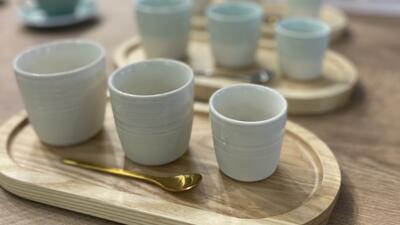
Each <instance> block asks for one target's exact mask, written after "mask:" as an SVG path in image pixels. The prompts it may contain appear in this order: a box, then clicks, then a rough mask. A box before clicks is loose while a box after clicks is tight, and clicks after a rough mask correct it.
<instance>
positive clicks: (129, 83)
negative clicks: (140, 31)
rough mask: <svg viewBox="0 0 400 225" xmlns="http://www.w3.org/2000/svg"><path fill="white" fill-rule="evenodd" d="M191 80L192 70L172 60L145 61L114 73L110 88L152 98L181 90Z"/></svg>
mask: <svg viewBox="0 0 400 225" xmlns="http://www.w3.org/2000/svg"><path fill="white" fill-rule="evenodd" d="M192 80H193V72H192V70H191V69H190V68H189V67H188V66H186V65H184V64H183V63H180V62H175V61H172V60H147V61H143V62H139V63H135V64H131V65H129V66H127V67H124V68H122V69H121V70H119V71H117V72H115V73H114V74H113V75H112V77H111V78H110V87H111V88H114V89H115V90H117V91H119V92H122V93H123V94H128V95H136V96H153V95H159V94H165V93H169V92H172V91H175V90H177V89H180V88H183V87H184V86H186V85H188V84H189V83H190V82H191V81H192Z"/></svg>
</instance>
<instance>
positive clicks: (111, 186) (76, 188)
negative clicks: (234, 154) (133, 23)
mask: <svg viewBox="0 0 400 225" xmlns="http://www.w3.org/2000/svg"><path fill="white" fill-rule="evenodd" d="M0 146H1V150H0V185H2V186H3V187H4V188H5V189H6V190H8V191H10V192H12V193H15V194H17V195H19V196H22V197H25V198H28V199H32V200H36V201H39V202H44V203H47V204H50V205H55V206H59V207H62V208H67V209H71V210H74V211H77V212H81V213H85V214H90V215H95V216H99V217H102V218H107V219H110V220H115V221H118V222H122V223H126V224H140V221H146V222H147V223H148V224H159V223H161V224H196V225H202V224H209V222H211V221H212V223H213V224H221V225H222V224H227V225H228V224H237V225H239V224H247V225H250V224H254V225H256V224H260V225H261V224H265V225H289V224H291V225H295V224H307V225H324V224H325V223H326V221H327V220H328V218H329V215H330V212H331V209H332V208H333V206H334V203H335V200H336V198H337V195H338V193H339V187H340V183H341V182H340V180H341V176H340V170H339V166H338V164H337V161H336V159H335V157H334V156H333V154H332V152H331V151H330V150H329V148H328V147H327V146H326V144H324V143H323V142H322V141H321V140H320V139H318V138H317V137H316V136H315V135H313V134H311V133H310V132H309V131H307V130H305V129H304V128H302V127H300V126H298V125H296V124H294V123H292V122H288V123H287V126H286V132H285V138H284V141H283V147H282V154H281V159H280V162H279V166H278V168H277V170H276V172H275V173H274V174H273V175H272V176H271V177H270V178H268V179H265V180H263V181H259V182H254V183H243V182H238V181H234V180H232V179H230V178H228V177H227V176H225V175H223V174H222V173H220V172H219V170H218V166H217V161H216V158H215V154H214V149H213V147H212V146H213V145H212V135H211V124H210V122H209V118H208V114H207V113H204V112H197V113H195V117H194V122H193V132H192V137H191V141H190V146H189V151H188V152H187V153H186V154H185V155H184V156H183V157H182V158H180V159H178V160H177V161H175V162H173V163H170V164H167V165H164V166H157V167H145V166H140V165H137V164H134V163H132V162H130V161H129V160H127V159H126V158H125V154H124V151H123V150H122V147H121V145H120V142H119V138H118V135H117V132H116V128H115V124H114V119H113V116H112V111H111V105H110V104H108V105H107V110H106V119H105V125H104V129H103V131H102V132H101V133H100V134H99V135H97V136H96V137H95V138H93V139H91V140H90V141H88V142H85V143H82V144H80V145H75V146H72V147H62V148H61V147H59V148H57V147H51V146H47V145H44V144H42V143H41V141H40V140H39V139H38V138H37V136H36V134H35V132H34V131H33V129H32V127H31V126H30V124H29V123H28V122H27V119H26V116H25V115H24V113H22V114H19V115H17V116H15V117H13V118H12V119H10V120H8V121H7V123H6V124H5V125H3V126H2V127H0ZM61 159H72V160H76V161H81V162H87V163H91V164H97V165H102V166H106V167H114V168H124V169H127V170H133V171H139V172H143V173H146V174H152V175H156V176H168V175H172V174H177V173H189V172H198V173H200V174H202V175H203V180H202V182H201V184H200V185H199V187H197V188H196V189H194V190H193V191H190V192H185V193H180V194H174V193H172V194H171V193H168V192H165V191H164V190H161V189H160V188H158V187H156V186H154V185H149V184H147V183H143V182H138V181H136V180H132V179H124V178H121V177H116V176H112V175H104V174H100V173H97V172H92V171H87V170H82V169H77V168H73V167H69V166H66V165H63V164H62V163H61ZM244 205H246V207H243V206H244ZM96 211H98V212H100V211H101V212H102V213H101V214H100V213H96ZM123 212H124V213H123ZM177 212H178V213H177ZM116 215H118V217H116ZM135 215H136V216H135ZM116 218H118V219H116ZM154 221H156V222H154ZM205 221H209V222H207V223H205Z"/></svg>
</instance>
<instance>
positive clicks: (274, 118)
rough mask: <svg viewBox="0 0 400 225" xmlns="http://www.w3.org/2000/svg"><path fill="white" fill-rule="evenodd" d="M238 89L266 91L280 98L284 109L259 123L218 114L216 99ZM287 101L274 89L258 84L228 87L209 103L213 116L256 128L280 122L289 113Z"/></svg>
mask: <svg viewBox="0 0 400 225" xmlns="http://www.w3.org/2000/svg"><path fill="white" fill-rule="evenodd" d="M238 87H247V88H257V89H263V90H266V91H268V92H270V93H273V94H274V95H276V96H278V97H279V98H280V99H281V100H282V102H283V108H282V110H281V111H280V112H279V113H278V114H276V115H275V116H273V117H271V118H268V119H265V120H258V121H242V120H236V119H232V118H229V117H227V116H224V115H222V114H221V113H220V112H218V110H217V109H216V108H215V107H214V101H215V97H216V96H217V95H218V94H219V93H221V92H223V91H226V90H229V89H233V88H238ZM287 105H288V104H287V101H286V99H285V97H283V96H282V94H280V93H279V92H278V91H276V90H274V89H272V88H268V87H265V86H262V85H256V84H235V85H230V86H228V87H225V88H221V89H219V90H218V91H216V92H215V93H214V94H213V95H212V96H211V98H210V102H209V110H210V112H211V114H213V115H215V116H216V117H217V118H219V119H221V120H223V121H226V122H228V123H232V124H235V125H241V126H254V125H264V124H268V123H271V122H274V121H277V120H279V119H280V118H281V117H283V116H284V115H286V113H287V107H288V106H287Z"/></svg>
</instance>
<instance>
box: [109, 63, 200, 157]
mask: <svg viewBox="0 0 400 225" xmlns="http://www.w3.org/2000/svg"><path fill="white" fill-rule="evenodd" d="M108 86H109V89H110V94H111V104H112V109H113V113H114V119H115V124H116V126H117V131H118V135H119V138H120V140H121V144H122V147H123V149H124V151H125V153H126V156H127V157H128V158H129V159H130V160H132V161H134V162H136V163H139V164H143V165H162V164H166V163H169V162H171V161H174V160H176V159H178V158H179V157H181V156H182V155H183V154H184V153H185V152H186V151H187V149H188V146H189V139H190V134H191V128H192V121H193V99H194V91H193V88H194V76H193V72H192V70H191V68H190V67H188V66H187V65H186V64H183V63H181V62H177V61H173V60H167V59H154V60H147V61H143V62H139V63H134V64H130V65H127V66H125V67H123V68H121V69H119V70H117V71H115V72H114V73H113V74H112V75H111V77H110V78H109V81H108Z"/></svg>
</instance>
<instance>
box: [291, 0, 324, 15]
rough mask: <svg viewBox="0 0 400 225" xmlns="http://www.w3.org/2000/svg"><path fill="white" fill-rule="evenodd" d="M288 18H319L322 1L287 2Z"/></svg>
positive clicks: (299, 0)
mask: <svg viewBox="0 0 400 225" xmlns="http://www.w3.org/2000/svg"><path fill="white" fill-rule="evenodd" d="M287 4H288V16H289V17H294V16H296V17H297V16H304V17H319V14H320V11H321V5H322V0H287Z"/></svg>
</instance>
